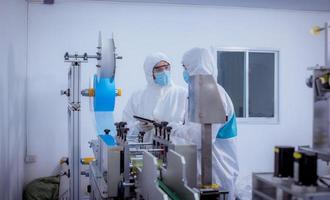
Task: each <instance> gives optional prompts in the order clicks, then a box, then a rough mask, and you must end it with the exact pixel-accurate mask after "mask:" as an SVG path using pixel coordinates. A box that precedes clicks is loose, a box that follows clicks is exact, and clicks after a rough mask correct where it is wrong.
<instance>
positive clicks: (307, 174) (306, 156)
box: [294, 152, 318, 186]
mask: <svg viewBox="0 0 330 200" xmlns="http://www.w3.org/2000/svg"><path fill="white" fill-rule="evenodd" d="M294 159H295V162H294V181H295V183H296V184H297V185H302V186H316V185H317V179H318V176H317V154H314V153H302V152H295V153H294Z"/></svg>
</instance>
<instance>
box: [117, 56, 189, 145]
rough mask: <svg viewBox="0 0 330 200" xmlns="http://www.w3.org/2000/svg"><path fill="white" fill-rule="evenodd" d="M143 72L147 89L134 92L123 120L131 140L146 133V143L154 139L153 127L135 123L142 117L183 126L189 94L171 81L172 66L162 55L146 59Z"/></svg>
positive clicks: (148, 124)
mask: <svg viewBox="0 0 330 200" xmlns="http://www.w3.org/2000/svg"><path fill="white" fill-rule="evenodd" d="M144 72H145V76H146V79H147V86H146V87H145V88H144V89H143V90H141V91H138V92H135V93H134V94H133V95H132V96H131V98H130V99H129V101H128V102H127V105H126V107H125V109H124V111H123V118H122V119H123V121H125V122H127V124H128V128H129V129H130V131H129V135H128V137H129V138H131V139H132V138H133V140H134V138H135V139H136V138H137V135H138V134H139V132H141V131H143V132H145V135H144V142H148V141H150V140H151V134H152V130H153V125H152V124H151V123H144V122H140V121H138V120H136V119H135V118H134V117H133V116H134V115H136V116H139V117H143V118H147V119H151V120H155V121H158V122H161V121H167V122H176V123H178V124H182V123H183V120H184V113H185V105H186V103H185V99H186V98H187V92H186V90H185V89H184V88H183V87H179V86H177V85H175V84H174V83H173V81H172V79H171V63H170V61H169V59H168V57H167V56H166V55H165V54H163V53H154V54H151V55H149V56H147V58H146V59H145V62H144Z"/></svg>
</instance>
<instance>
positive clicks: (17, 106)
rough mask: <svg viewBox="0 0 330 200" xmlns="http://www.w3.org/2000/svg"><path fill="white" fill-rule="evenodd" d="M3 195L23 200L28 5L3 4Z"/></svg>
mask: <svg viewBox="0 0 330 200" xmlns="http://www.w3.org/2000/svg"><path fill="white" fill-rule="evenodd" d="M0 27H1V28H0V69H1V72H0V91H1V95H0V172H1V176H0V194H1V199H5V200H9V199H13V200H17V199H21V197H22V196H21V194H22V188H23V179H24V177H23V175H24V149H25V143H24V140H25V100H26V87H25V86H26V84H25V83H26V57H27V56H26V43H27V3H26V2H25V1H23V0H0Z"/></svg>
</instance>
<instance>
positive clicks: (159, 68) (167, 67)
mask: <svg viewBox="0 0 330 200" xmlns="http://www.w3.org/2000/svg"><path fill="white" fill-rule="evenodd" d="M170 69H171V66H170V65H169V64H166V65H160V66H156V67H154V69H153V72H155V73H159V72H163V71H166V70H167V71H169V70H170Z"/></svg>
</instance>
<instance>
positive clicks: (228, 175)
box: [171, 48, 239, 200]
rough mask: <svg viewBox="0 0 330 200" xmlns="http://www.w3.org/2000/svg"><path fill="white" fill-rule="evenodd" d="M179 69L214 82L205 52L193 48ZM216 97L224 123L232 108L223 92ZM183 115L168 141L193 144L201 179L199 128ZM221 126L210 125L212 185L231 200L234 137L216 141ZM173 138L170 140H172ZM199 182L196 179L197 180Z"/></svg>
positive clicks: (234, 176)
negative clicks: (218, 186) (205, 76)
mask: <svg viewBox="0 0 330 200" xmlns="http://www.w3.org/2000/svg"><path fill="white" fill-rule="evenodd" d="M182 62H183V65H184V66H185V67H186V69H187V71H188V73H189V75H190V76H192V75H198V74H200V75H206V74H212V75H213V76H215V80H217V79H216V72H215V69H214V64H213V60H212V57H211V55H210V53H209V52H208V50H206V49H201V48H194V49H192V50H190V51H188V52H186V53H185V54H184V56H183V61H182ZM218 89H219V94H220V96H221V99H222V100H223V102H224V108H225V111H226V115H227V116H228V119H230V117H231V116H233V115H234V106H233V103H232V101H231V99H230V97H229V96H228V94H227V92H226V91H225V90H224V89H223V87H221V86H220V85H219V86H218ZM187 113H188V112H187V109H186V114H185V118H186V119H185V121H186V123H185V124H184V125H179V124H174V123H172V124H171V126H172V127H173V132H172V141H173V142H176V141H175V140H176V139H177V138H182V139H184V140H185V141H186V142H188V143H194V144H196V145H197V148H198V174H199V176H200V175H201V126H200V124H197V123H192V122H189V120H188V116H187V115H188V114H187ZM223 125H224V124H212V139H213V152H212V175H213V182H214V183H217V184H219V185H220V186H221V187H222V188H224V189H226V190H228V191H229V200H234V199H235V194H236V191H235V182H236V179H237V176H238V172H239V167H238V161H237V155H236V137H232V138H229V139H220V138H217V134H218V131H219V129H220V128H221V127H222V126H223ZM173 136H174V137H173ZM199 179H200V177H199Z"/></svg>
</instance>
